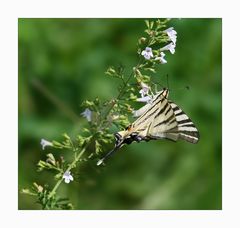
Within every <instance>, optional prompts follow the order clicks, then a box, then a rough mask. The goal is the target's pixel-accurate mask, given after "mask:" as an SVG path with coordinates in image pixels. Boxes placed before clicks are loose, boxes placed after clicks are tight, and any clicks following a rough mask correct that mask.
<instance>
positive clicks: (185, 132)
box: [169, 101, 200, 143]
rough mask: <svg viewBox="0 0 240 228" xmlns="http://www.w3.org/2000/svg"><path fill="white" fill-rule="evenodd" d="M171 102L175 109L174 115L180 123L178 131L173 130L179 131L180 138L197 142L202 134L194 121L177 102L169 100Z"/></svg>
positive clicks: (178, 123)
mask: <svg viewBox="0 0 240 228" xmlns="http://www.w3.org/2000/svg"><path fill="white" fill-rule="evenodd" d="M169 104H170V105H171V107H172V109H173V111H174V115H175V117H176V121H177V125H178V129H177V130H176V131H175V130H173V131H172V132H174V133H175V132H176V133H178V134H179V138H180V139H184V140H186V141H188V142H191V143H197V142H198V140H199V138H200V135H199V132H198V130H197V128H196V126H195V125H194V123H193V122H192V121H191V119H190V118H189V117H188V116H187V115H186V113H185V112H183V110H182V109H180V108H179V107H178V106H177V105H176V104H175V103H173V102H172V101H169Z"/></svg>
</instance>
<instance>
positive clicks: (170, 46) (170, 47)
mask: <svg viewBox="0 0 240 228" xmlns="http://www.w3.org/2000/svg"><path fill="white" fill-rule="evenodd" d="M175 47H176V44H174V43H170V44H168V45H166V46H164V47H163V48H161V49H160V51H170V52H171V53H172V54H174V53H175Z"/></svg>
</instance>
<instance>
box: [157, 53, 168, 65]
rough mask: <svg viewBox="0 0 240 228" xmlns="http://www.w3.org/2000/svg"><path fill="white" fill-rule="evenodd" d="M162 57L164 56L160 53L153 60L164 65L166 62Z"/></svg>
mask: <svg viewBox="0 0 240 228" xmlns="http://www.w3.org/2000/svg"><path fill="white" fill-rule="evenodd" d="M164 56H165V54H164V52H161V53H160V56H159V57H157V58H155V60H159V61H160V63H161V64H165V63H167V60H166V59H164Z"/></svg>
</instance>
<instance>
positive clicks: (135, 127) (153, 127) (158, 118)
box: [100, 89, 200, 163]
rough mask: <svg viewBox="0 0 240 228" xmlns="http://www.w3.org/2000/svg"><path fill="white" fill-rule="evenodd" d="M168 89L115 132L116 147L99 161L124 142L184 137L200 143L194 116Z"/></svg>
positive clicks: (111, 152) (191, 141)
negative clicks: (180, 105) (192, 119)
mask: <svg viewBox="0 0 240 228" xmlns="http://www.w3.org/2000/svg"><path fill="white" fill-rule="evenodd" d="M168 94H169V90H168V89H163V90H162V91H160V92H159V93H157V94H156V95H155V96H154V97H153V98H152V100H151V102H150V103H148V104H146V105H145V106H143V107H142V108H141V109H139V110H138V111H136V112H135V113H134V116H135V117H138V118H137V119H136V120H135V121H134V122H133V123H132V124H130V125H129V126H128V127H127V128H126V129H125V130H124V131H119V132H117V133H116V134H115V139H116V143H115V148H114V149H113V150H112V151H110V152H109V153H108V154H107V155H105V157H104V158H103V159H101V160H100V161H101V162H100V163H102V162H103V160H104V159H105V158H106V157H108V156H109V155H111V154H113V153H114V152H115V151H116V150H117V149H119V148H120V147H122V146H123V145H124V144H131V143H132V142H141V141H149V140H157V139H168V140H171V141H174V142H176V141H177V140H179V139H183V140H185V141H187V142H190V143H197V142H198V140H199V137H200V136H199V132H198V130H197V128H196V127H195V125H194V124H193V122H192V121H191V119H190V118H189V117H188V116H187V115H186V114H185V112H183V111H182V109H180V108H179V107H178V106H177V105H176V104H175V103H173V102H172V101H170V100H168Z"/></svg>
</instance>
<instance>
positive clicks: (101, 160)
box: [97, 146, 120, 166]
mask: <svg viewBox="0 0 240 228" xmlns="http://www.w3.org/2000/svg"><path fill="white" fill-rule="evenodd" d="M119 148H120V146H115V147H114V148H113V149H112V150H110V151H109V152H108V153H107V154H106V155H105V156H104V157H103V158H102V159H100V160H99V161H98V162H97V166H99V165H101V164H102V163H103V162H104V161H105V160H106V158H108V157H110V156H111V155H113V154H114V153H115V152H116V151H117V150H118V149H119Z"/></svg>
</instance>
